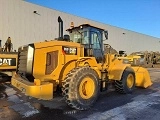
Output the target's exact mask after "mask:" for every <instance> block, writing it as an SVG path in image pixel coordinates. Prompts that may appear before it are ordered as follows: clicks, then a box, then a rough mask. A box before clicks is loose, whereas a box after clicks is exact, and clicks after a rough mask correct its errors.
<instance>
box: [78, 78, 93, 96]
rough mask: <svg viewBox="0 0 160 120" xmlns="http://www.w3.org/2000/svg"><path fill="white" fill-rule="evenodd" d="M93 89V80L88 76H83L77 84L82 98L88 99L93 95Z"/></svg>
mask: <svg viewBox="0 0 160 120" xmlns="http://www.w3.org/2000/svg"><path fill="white" fill-rule="evenodd" d="M94 90H95V84H94V81H93V80H92V79H91V78H90V77H85V78H84V79H83V80H82V81H81V83H80V86H79V93H80V96H81V97H82V98H83V99H89V98H91V97H92V96H93V93H94Z"/></svg>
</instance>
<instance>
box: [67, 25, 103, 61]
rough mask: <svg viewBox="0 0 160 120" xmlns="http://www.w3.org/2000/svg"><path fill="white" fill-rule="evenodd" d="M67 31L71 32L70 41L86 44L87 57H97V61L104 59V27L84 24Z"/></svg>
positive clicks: (85, 53) (85, 52)
mask: <svg viewBox="0 0 160 120" xmlns="http://www.w3.org/2000/svg"><path fill="white" fill-rule="evenodd" d="M67 31H68V32H69V33H70V41H72V42H76V43H80V44H82V45H83V46H84V56H85V57H95V58H96V60H97V62H101V61H102V59H103V32H104V29H101V28H98V27H95V26H91V25H89V24H82V25H80V26H78V27H72V28H71V29H67ZM105 35H106V34H105Z"/></svg>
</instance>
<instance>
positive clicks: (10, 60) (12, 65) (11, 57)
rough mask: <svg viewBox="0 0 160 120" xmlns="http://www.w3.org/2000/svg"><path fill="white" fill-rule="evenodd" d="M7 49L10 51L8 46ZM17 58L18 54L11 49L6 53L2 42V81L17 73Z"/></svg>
mask: <svg viewBox="0 0 160 120" xmlns="http://www.w3.org/2000/svg"><path fill="white" fill-rule="evenodd" d="M5 48H6V49H8V48H7V46H6V47H5ZM17 56H18V55H17V52H13V51H11V49H10V50H9V51H5V49H4V48H2V47H1V40H0V77H2V79H0V81H4V80H5V79H4V77H5V78H6V77H7V78H8V77H11V76H12V75H13V74H14V73H15V71H16V67H17Z"/></svg>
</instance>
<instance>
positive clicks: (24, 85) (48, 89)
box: [11, 75, 53, 100]
mask: <svg viewBox="0 0 160 120" xmlns="http://www.w3.org/2000/svg"><path fill="white" fill-rule="evenodd" d="M35 81H36V82H38V84H35V82H34V83H31V82H28V81H26V80H23V79H21V78H20V77H18V76H17V75H15V76H13V77H12V80H11V84H12V85H13V86H15V87H16V88H18V89H19V90H21V91H22V92H23V93H25V94H26V95H29V96H32V97H35V98H39V99H43V100H50V99H52V98H53V84H52V83H49V82H44V83H41V84H40V82H39V80H35Z"/></svg>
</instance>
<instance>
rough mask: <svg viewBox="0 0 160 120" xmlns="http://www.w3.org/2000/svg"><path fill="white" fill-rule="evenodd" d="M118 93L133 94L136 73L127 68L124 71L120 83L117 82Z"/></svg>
mask: <svg viewBox="0 0 160 120" xmlns="http://www.w3.org/2000/svg"><path fill="white" fill-rule="evenodd" d="M115 88H116V91H117V92H119V93H123V94H129V93H132V92H133V90H134V88H135V72H134V70H133V69H131V68H126V69H125V70H124V71H123V74H122V78H121V80H120V81H118V80H116V81H115Z"/></svg>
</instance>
